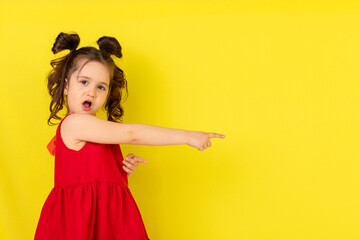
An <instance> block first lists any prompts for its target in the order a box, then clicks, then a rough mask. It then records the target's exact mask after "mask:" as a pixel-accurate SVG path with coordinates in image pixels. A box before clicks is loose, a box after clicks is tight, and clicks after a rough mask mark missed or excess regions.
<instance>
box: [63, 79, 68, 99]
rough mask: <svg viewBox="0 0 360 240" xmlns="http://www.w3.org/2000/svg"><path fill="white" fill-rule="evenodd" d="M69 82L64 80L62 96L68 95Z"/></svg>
mask: <svg viewBox="0 0 360 240" xmlns="http://www.w3.org/2000/svg"><path fill="white" fill-rule="evenodd" d="M68 86H69V80H68V79H67V78H65V87H64V95H65V96H67V93H68Z"/></svg>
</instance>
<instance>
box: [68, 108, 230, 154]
mask: <svg viewBox="0 0 360 240" xmlns="http://www.w3.org/2000/svg"><path fill="white" fill-rule="evenodd" d="M61 130H62V131H64V132H65V134H66V135H67V136H68V137H69V138H70V139H72V140H73V141H74V140H75V141H89V142H95V143H108V144H139V145H153V146H161V145H177V144H188V145H189V146H192V147H195V148H197V149H198V150H200V151H202V150H204V149H206V148H207V147H210V146H211V142H210V139H211V138H225V136H224V135H222V134H218V133H213V132H211V133H206V132H200V131H187V130H183V129H173V128H165V127H159V126H154V125H148V124H141V123H134V124H125V123H116V122H110V121H106V120H103V119H101V118H98V117H95V116H92V115H89V114H71V115H69V116H68V117H67V118H66V119H64V121H63V122H62V125H61Z"/></svg>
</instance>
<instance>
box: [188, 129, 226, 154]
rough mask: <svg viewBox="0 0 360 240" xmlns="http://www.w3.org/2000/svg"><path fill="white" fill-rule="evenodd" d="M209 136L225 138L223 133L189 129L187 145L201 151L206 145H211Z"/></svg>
mask: <svg viewBox="0 0 360 240" xmlns="http://www.w3.org/2000/svg"><path fill="white" fill-rule="evenodd" d="M210 138H225V135H222V134H218V133H213V132H211V133H206V132H200V131H190V132H189V138H188V143H187V144H188V145H189V146H191V147H195V148H197V149H198V150H199V151H203V150H204V149H206V148H207V147H210V146H211V142H210Z"/></svg>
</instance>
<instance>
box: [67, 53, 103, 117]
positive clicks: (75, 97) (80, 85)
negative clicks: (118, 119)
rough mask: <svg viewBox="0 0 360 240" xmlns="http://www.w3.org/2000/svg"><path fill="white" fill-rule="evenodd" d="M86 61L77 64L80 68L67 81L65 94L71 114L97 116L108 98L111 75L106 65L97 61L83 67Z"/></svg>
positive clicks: (82, 60)
mask: <svg viewBox="0 0 360 240" xmlns="http://www.w3.org/2000/svg"><path fill="white" fill-rule="evenodd" d="M86 61H87V59H81V60H79V61H78V63H77V64H78V66H80V67H79V68H78V69H77V70H76V71H75V72H73V74H72V75H71V76H70V81H69V80H68V79H65V81H66V84H65V89H64V94H65V95H66V96H67V104H68V110H69V113H85V114H91V115H94V116H95V115H96V112H97V111H99V110H100V109H101V107H102V106H103V105H104V103H105V100H106V98H107V94H108V92H109V83H110V73H109V70H108V68H107V67H106V66H105V65H104V64H102V63H100V62H97V61H90V62H87V63H86V65H85V66H83V64H84V62H86ZM81 66H83V68H82V69H81ZM80 69H81V70H80ZM79 70H80V71H79Z"/></svg>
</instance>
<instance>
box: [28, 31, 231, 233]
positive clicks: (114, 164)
mask: <svg viewBox="0 0 360 240" xmlns="http://www.w3.org/2000/svg"><path fill="white" fill-rule="evenodd" d="M79 42H80V38H79V36H78V35H77V34H66V33H60V34H59V35H58V36H57V38H56V41H55V43H54V45H53V48H52V52H53V53H54V54H55V53H58V52H60V51H62V50H65V49H69V50H70V52H69V53H68V54H67V55H65V56H63V57H60V58H58V59H55V60H52V61H51V66H52V67H53V70H52V71H51V72H50V74H49V76H48V90H49V93H50V95H51V98H52V100H51V103H50V112H51V113H50V117H49V119H48V124H49V125H50V124H53V123H52V122H51V120H53V119H57V120H61V121H60V123H59V125H58V127H57V130H56V135H55V137H54V138H53V140H52V141H51V142H50V143H49V145H48V149H49V151H50V152H51V153H52V154H54V155H55V184H54V187H53V189H52V190H51V192H50V194H49V195H48V197H47V199H46V201H45V203H44V206H43V208H42V210H41V214H40V218H39V222H38V225H37V228H36V232H35V240H44V239H46V240H50V239H51V240H56V239H66V240H70V239H74V240H75V239H76V240H93V239H101V240H145V239H149V238H148V235H147V233H146V230H145V226H144V223H143V221H142V217H141V214H140V211H139V209H138V207H137V205H136V202H135V200H134V198H133V196H132V194H131V192H130V190H129V188H128V175H129V174H131V173H132V172H133V171H134V169H135V168H136V166H137V163H138V162H145V160H143V159H141V158H139V157H136V156H134V155H132V154H130V155H129V156H128V161H124V159H123V156H122V152H121V149H120V145H119V144H138V145H153V146H161V145H175V144H187V145H189V146H192V147H195V148H197V149H198V150H200V151H202V150H204V149H206V148H207V147H210V146H211V142H210V139H211V138H224V137H225V136H224V135H221V134H217V133H206V132H200V131H187V130H182V129H171V128H164V127H159V126H154V125H147V124H125V123H121V117H122V116H123V114H124V109H123V108H122V106H121V104H120V102H121V100H122V94H121V90H122V89H126V91H127V85H126V80H125V78H124V74H123V71H122V70H121V69H120V68H119V67H117V66H116V64H115V63H114V61H113V59H112V58H111V55H115V56H116V57H118V58H121V57H122V53H121V46H120V44H119V42H118V41H117V40H116V39H115V38H113V37H106V36H104V37H101V38H100V39H99V40H98V41H97V44H98V45H99V50H98V49H96V48H94V47H82V48H80V49H77V47H78V45H79ZM64 105H66V107H67V111H68V113H67V115H66V116H65V117H64V118H62V119H61V118H60V117H59V116H58V115H57V114H58V112H59V111H60V110H61V109H62V108H63V106H64ZM102 107H104V108H105V110H106V111H107V120H103V119H101V118H98V117H96V113H97V112H98V111H99V110H100V109H101V108H102Z"/></svg>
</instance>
